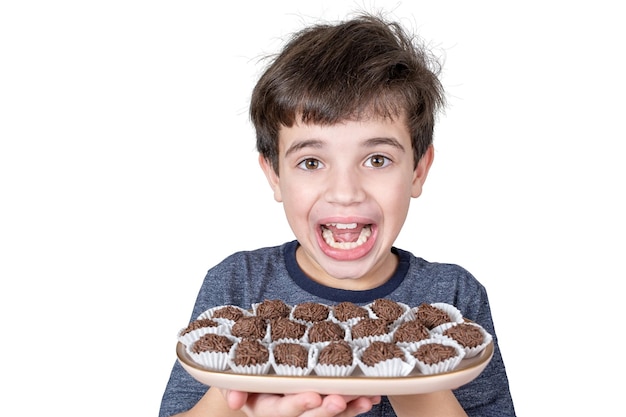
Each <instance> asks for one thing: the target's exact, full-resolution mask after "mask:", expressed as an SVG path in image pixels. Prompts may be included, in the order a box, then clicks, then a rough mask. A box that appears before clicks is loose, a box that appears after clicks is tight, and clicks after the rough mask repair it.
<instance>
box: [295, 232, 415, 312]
mask: <svg viewBox="0 0 626 417" xmlns="http://www.w3.org/2000/svg"><path fill="white" fill-rule="evenodd" d="M298 246H300V244H299V243H298V241H297V240H294V241H292V242H289V243H287V244H285V246H284V256H285V264H286V266H287V271H288V272H289V276H291V279H293V281H294V282H295V283H296V285H298V286H299V287H300V288H302V289H303V290H304V291H306V292H308V293H309V294H312V295H315V296H318V297H321V298H325V299H327V300H330V301H334V302H342V301H351V302H353V303H360V304H364V303H369V302H371V301H374V300H375V299H377V298H385V297H387V296H388V295H389V294H390V293H392V292H393V291H394V290H395V289H396V288H398V286H400V284H402V281H404V278H405V277H406V273H407V271H408V270H409V263H410V254H409V253H408V252H406V251H403V250H401V249H397V248H391V251H392V252H393V253H394V254H396V255H397V256H398V267H397V268H396V271H395V272H394V273H393V275H392V276H391V278H389V280H387V282H385V283H384V284H383V285H381V286H379V287H376V288H372V289H370V290H363V291H351V290H341V289H337V288H331V287H327V286H325V285H322V284H319V283H317V282H315V281H313V280H312V279H311V278H309V277H308V276H307V275H306V274H305V273H304V271H302V269H301V268H300V266H299V265H298V262H297V261H296V249H298Z"/></svg>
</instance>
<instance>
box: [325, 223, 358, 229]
mask: <svg viewBox="0 0 626 417" xmlns="http://www.w3.org/2000/svg"><path fill="white" fill-rule="evenodd" d="M326 226H328V227H330V226H334V227H336V228H337V229H356V223H329V224H327V225H326Z"/></svg>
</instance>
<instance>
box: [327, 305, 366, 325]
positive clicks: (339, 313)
mask: <svg viewBox="0 0 626 417" xmlns="http://www.w3.org/2000/svg"><path fill="white" fill-rule="evenodd" d="M333 314H334V316H335V318H336V319H337V320H339V321H348V320H351V319H357V318H365V317H369V314H368V313H367V310H366V309H365V308H364V307H360V306H358V305H356V304H354V303H352V302H350V301H344V302H342V303H339V304H337V305H336V306H334V307H333Z"/></svg>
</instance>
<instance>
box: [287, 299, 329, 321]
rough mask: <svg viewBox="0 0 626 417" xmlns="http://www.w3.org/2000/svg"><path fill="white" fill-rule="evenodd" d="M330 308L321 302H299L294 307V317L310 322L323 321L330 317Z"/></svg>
mask: <svg viewBox="0 0 626 417" xmlns="http://www.w3.org/2000/svg"><path fill="white" fill-rule="evenodd" d="M329 312H330V308H329V307H328V306H325V305H323V304H320V303H314V302H307V303H301V304H298V305H297V306H296V307H295V308H294V309H293V312H292V314H293V318H294V319H297V320H304V321H308V322H316V321H323V320H326V319H327V318H328V314H329Z"/></svg>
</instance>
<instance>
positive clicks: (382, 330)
mask: <svg viewBox="0 0 626 417" xmlns="http://www.w3.org/2000/svg"><path fill="white" fill-rule="evenodd" d="M388 332H389V322H388V321H387V320H383V319H373V318H370V317H368V318H365V319H361V320H360V321H359V322H358V323H356V324H355V325H354V326H352V338H353V339H360V338H362V337H369V336H382V335H385V334H387V333H388Z"/></svg>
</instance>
